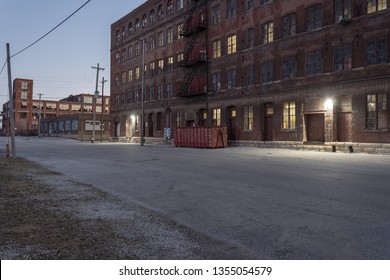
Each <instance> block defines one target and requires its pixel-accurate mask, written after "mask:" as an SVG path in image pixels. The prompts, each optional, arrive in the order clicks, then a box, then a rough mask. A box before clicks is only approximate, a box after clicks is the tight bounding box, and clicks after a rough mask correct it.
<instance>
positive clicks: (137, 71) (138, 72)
mask: <svg viewBox="0 0 390 280" xmlns="http://www.w3.org/2000/svg"><path fill="white" fill-rule="evenodd" d="M139 78H140V71H139V66H138V67H135V79H136V80H139Z"/></svg>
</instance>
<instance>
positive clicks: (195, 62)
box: [180, 0, 207, 96]
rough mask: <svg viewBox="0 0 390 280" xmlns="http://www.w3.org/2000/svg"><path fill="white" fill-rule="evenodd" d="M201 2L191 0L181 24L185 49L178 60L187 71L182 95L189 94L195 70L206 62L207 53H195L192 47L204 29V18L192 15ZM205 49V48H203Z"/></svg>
mask: <svg viewBox="0 0 390 280" xmlns="http://www.w3.org/2000/svg"><path fill="white" fill-rule="evenodd" d="M201 2H203V1H202V0H192V1H191V7H190V9H189V11H188V13H187V15H186V20H185V22H184V24H183V30H182V32H181V35H182V36H183V37H186V38H187V43H186V46H185V51H184V55H183V60H182V61H181V62H180V67H183V68H186V69H187V72H186V74H185V77H184V83H183V89H182V91H183V96H189V95H190V94H189V93H190V90H189V89H190V86H191V83H192V81H193V79H194V77H195V76H196V74H197V71H198V69H199V67H200V65H202V64H204V63H205V62H207V53H206V52H205V53H201V52H199V53H195V55H194V53H193V52H194V49H195V46H196V43H197V41H198V38H199V36H200V34H201V33H202V32H203V31H204V30H206V28H207V25H206V19H205V18H202V20H201V19H200V18H198V19H197V18H195V19H194V15H195V12H196V11H197V9H198V7H199V4H200V3H201ZM205 50H206V49H205Z"/></svg>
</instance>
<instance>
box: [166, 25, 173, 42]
mask: <svg viewBox="0 0 390 280" xmlns="http://www.w3.org/2000/svg"><path fill="white" fill-rule="evenodd" d="M172 42H173V28H168V30H167V43H168V44H170V43H172Z"/></svg>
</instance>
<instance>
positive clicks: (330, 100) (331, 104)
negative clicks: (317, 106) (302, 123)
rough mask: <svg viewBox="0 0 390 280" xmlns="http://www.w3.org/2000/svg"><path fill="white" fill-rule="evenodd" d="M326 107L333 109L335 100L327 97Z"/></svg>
mask: <svg viewBox="0 0 390 280" xmlns="http://www.w3.org/2000/svg"><path fill="white" fill-rule="evenodd" d="M325 109H326V110H330V109H333V100H332V99H327V100H326V101H325Z"/></svg>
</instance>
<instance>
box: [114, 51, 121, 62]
mask: <svg viewBox="0 0 390 280" xmlns="http://www.w3.org/2000/svg"><path fill="white" fill-rule="evenodd" d="M120 62H121V57H120V55H119V52H117V53H116V54H115V63H116V64H119V63H120Z"/></svg>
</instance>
